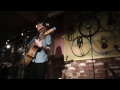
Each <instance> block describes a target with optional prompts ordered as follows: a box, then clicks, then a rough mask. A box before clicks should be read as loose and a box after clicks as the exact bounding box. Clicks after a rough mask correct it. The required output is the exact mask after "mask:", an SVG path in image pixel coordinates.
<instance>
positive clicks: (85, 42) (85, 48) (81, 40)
mask: <svg viewBox="0 0 120 90" xmlns="http://www.w3.org/2000/svg"><path fill="white" fill-rule="evenodd" d="M71 50H72V53H73V54H74V55H75V56H77V57H82V56H85V55H87V54H88V53H89V51H90V43H89V39H88V38H86V37H82V36H79V37H76V38H75V39H74V40H73V41H72V45H71Z"/></svg>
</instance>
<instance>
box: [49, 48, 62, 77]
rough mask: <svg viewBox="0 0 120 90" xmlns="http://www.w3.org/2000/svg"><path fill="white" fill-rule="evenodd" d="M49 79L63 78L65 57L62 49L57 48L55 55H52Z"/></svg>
mask: <svg viewBox="0 0 120 90" xmlns="http://www.w3.org/2000/svg"><path fill="white" fill-rule="evenodd" d="M47 66H48V69H47V79H58V78H62V70H63V69H64V55H63V54H62V50H61V47H60V46H58V47H57V48H56V52H55V55H51V56H50V57H49V61H48V64H47Z"/></svg>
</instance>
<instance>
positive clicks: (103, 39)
mask: <svg viewBox="0 0 120 90" xmlns="http://www.w3.org/2000/svg"><path fill="white" fill-rule="evenodd" d="M107 43H108V42H107V40H105V36H102V37H101V44H102V46H101V47H102V49H106V48H107V47H108V44H107Z"/></svg>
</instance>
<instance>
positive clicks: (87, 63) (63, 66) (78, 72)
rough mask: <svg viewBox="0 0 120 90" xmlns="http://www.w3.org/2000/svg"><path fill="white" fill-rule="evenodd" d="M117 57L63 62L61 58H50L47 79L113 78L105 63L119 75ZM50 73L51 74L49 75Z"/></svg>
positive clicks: (119, 68)
mask: <svg viewBox="0 0 120 90" xmlns="http://www.w3.org/2000/svg"><path fill="white" fill-rule="evenodd" d="M117 59H118V58H103V59H94V60H77V61H69V62H64V61H63V58H58V59H54V60H52V61H51V62H52V64H49V66H51V67H52V69H50V68H48V72H49V73H47V74H48V79H59V78H61V79H115V76H114V75H113V74H112V72H111V70H109V69H108V68H106V67H105V63H107V64H108V65H109V66H110V67H111V68H112V69H114V71H115V70H116V71H115V72H117V75H118V76H120V61H119V60H117ZM50 75H51V76H50Z"/></svg>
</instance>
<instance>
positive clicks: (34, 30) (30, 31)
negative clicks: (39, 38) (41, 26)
mask: <svg viewBox="0 0 120 90" xmlns="http://www.w3.org/2000/svg"><path fill="white" fill-rule="evenodd" d="M27 32H28V33H30V32H36V30H31V31H27Z"/></svg>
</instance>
